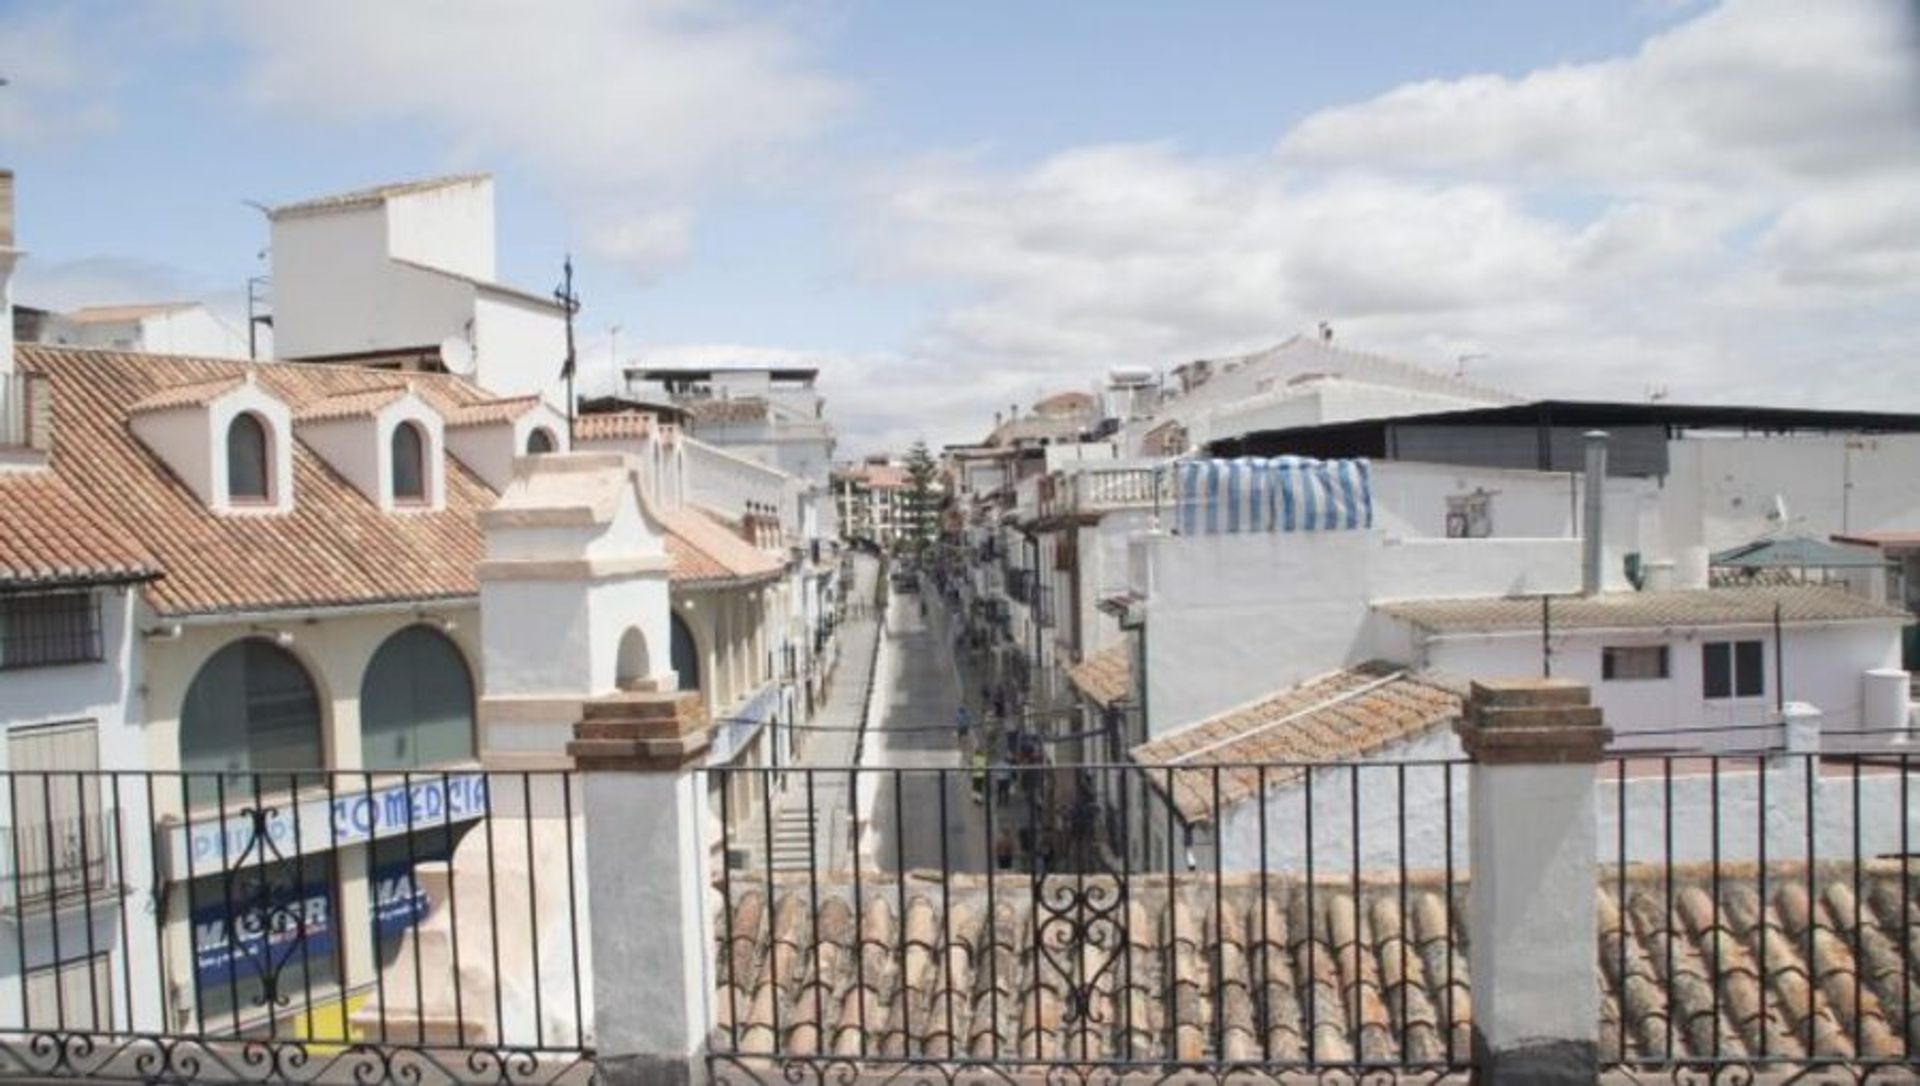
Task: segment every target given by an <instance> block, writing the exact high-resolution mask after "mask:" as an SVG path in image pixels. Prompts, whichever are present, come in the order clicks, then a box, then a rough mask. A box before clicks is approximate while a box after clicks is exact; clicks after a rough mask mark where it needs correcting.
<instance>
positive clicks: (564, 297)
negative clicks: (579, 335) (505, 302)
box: [553, 253, 580, 446]
mask: <svg viewBox="0 0 1920 1086" xmlns="http://www.w3.org/2000/svg"><path fill="white" fill-rule="evenodd" d="M561 269H562V276H561V279H560V289H558V290H556V291H554V292H553V300H554V301H556V302H559V303H560V307H561V308H562V309H564V310H566V312H567V360H566V361H565V362H564V363H562V364H561V366H560V376H561V378H562V379H564V380H565V381H566V382H567V443H568V445H569V446H571V445H572V443H573V414H574V398H573V370H574V362H575V358H574V353H573V315H574V314H575V313H578V312H580V296H579V295H578V294H575V293H574V292H573V254H572V253H568V254H567V259H566V262H565V263H564V264H562V265H561Z"/></svg>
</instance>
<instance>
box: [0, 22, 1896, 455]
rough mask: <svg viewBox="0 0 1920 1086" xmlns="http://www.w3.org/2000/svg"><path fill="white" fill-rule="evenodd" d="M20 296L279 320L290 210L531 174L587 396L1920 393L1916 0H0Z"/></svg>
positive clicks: (504, 189) (1877, 400)
mask: <svg viewBox="0 0 1920 1086" xmlns="http://www.w3.org/2000/svg"><path fill="white" fill-rule="evenodd" d="M0 78H4V79H5V80H6V81H7V83H6V85H5V86H0V166H7V167H11V168H13V169H14V170H15V171H16V173H17V175H18V179H17V186H18V190H19V196H18V202H19V208H18V219H19V232H20V244H21V245H22V246H23V247H24V248H26V249H27V250H28V252H29V254H30V256H29V257H28V259H27V260H26V261H25V262H23V264H22V267H21V271H20V273H19V276H18V278H17V280H16V284H15V297H16V300H18V301H20V302H23V303H27V304H38V305H47V306H54V307H68V306H73V305H80V304H96V303H106V302H129V301H142V300H161V299H175V298H200V299H204V300H207V301H209V302H211V303H212V304H214V305H215V306H216V307H217V308H219V309H221V310H222V311H224V312H227V313H231V314H237V313H239V312H243V311H244V284H245V282H246V280H247V278H248V277H249V276H253V275H259V274H262V273H264V272H265V271H266V269H267V261H266V257H265V254H264V252H263V249H264V247H265V244H266V229H265V223H264V221H263V219H262V217H261V215H260V213H259V212H258V211H257V210H255V209H254V208H253V207H252V206H250V204H262V203H263V204H276V203H283V202H289V201H292V200H296V199H301V198H305V197H310V196H315V195H321V194H325V193H329V192H334V191H340V190H345V189H351V188H358V187H362V186H365V185H370V184H377V183H383V182H388V181H397V180H404V179H409V178H415V177H424V176H433V175H438V174H444V173H454V172H466V171H486V172H490V173H492V174H493V175H494V177H495V182H496V192H497V195H498V209H497V216H498V222H499V236H500V245H501V252H500V269H501V275H502V278H503V279H505V280H506V281H508V282H510V283H513V284H516V285H520V286H524V287H527V288H529V289H534V290H542V291H544V290H547V289H550V288H551V287H552V286H553V285H554V284H555V282H556V281H557V279H558V274H559V268H560V263H561V260H562V258H563V255H564V254H567V253H572V254H573V255H574V259H575V262H576V265H577V284H578V288H579V292H580V294H581V296H582V298H583V300H584V310H583V313H582V317H581V320H582V325H581V331H582V335H583V342H584V344H585V349H584V353H583V362H582V373H583V378H584V382H585V387H586V388H587V389H588V390H590V391H597V390H599V389H600V388H602V387H605V386H606V385H608V384H610V383H611V381H612V379H613V376H612V375H613V373H614V372H615V368H616V367H615V362H616V359H617V361H618V362H619V363H621V364H628V365H631V364H649V365H672V364H722V363H736V364H765V363H778V364H780V365H817V366H819V367H820V369H821V371H822V378H821V385H822V388H823V390H824V392H825V393H826V395H827V396H828V398H829V411H830V413H831V414H832V415H833V417H834V418H835V420H836V421H837V422H838V423H839V425H840V427H841V431H842V435H843V444H842V450H843V451H844V452H847V453H860V452H867V451H874V450H879V449H883V448H899V447H901V446H904V445H905V444H906V443H907V442H909V441H912V440H914V439H916V438H924V439H926V440H928V441H929V442H932V443H935V444H938V443H942V442H948V441H960V440H973V439H977V438H979V437H980V436H982V434H983V433H984V432H985V430H986V429H987V428H988V427H989V426H990V425H991V421H992V419H991V416H992V414H993V412H994V411H995V410H1004V409H1005V408H1006V407H1008V406H1009V405H1011V404H1016V403H1020V404H1025V403H1030V402H1031V401H1033V400H1034V399H1036V398H1038V397H1039V396H1040V395H1042V394H1044V393H1046V392H1049V391H1057V390H1060V389H1063V388H1091V387H1093V386H1094V385H1095V384H1096V383H1097V382H1098V381H1099V380H1100V378H1101V375H1102V374H1104V373H1105V372H1106V371H1107V370H1109V369H1111V368H1113V367H1115V366H1123V365H1124V366H1138V365H1147V366H1152V367H1155V368H1166V367H1170V366H1172V365H1177V364H1179V363H1181V362H1184V361H1188V360H1190V359H1194V358H1204V357H1216V356H1220V355H1224V354H1231V353H1239V352H1244V351H1250V350H1256V349H1259V348H1262V347H1266V346H1271V345H1273V344H1275V343H1278V342H1280V341H1282V340H1284V339H1285V338H1287V337H1288V336H1290V335H1294V334H1297V333H1301V332H1304V331H1306V330H1308V329H1311V328H1313V327H1315V326H1316V325H1317V324H1318V323H1319V322H1321V321H1325V322H1327V323H1329V324H1330V325H1331V326H1332V328H1333V329H1334V332H1335V336H1336V341H1337V342H1338V343H1340V344H1342V345H1345V346H1351V347H1355V348H1359V349H1365V350H1372V351H1378V352H1382V353H1387V354H1392V355H1395V356H1398V357H1402V358H1405V359H1407V360H1409V361H1413V362H1417V363H1420V364H1424V365H1427V366H1430V367H1433V368H1436V369H1441V370H1448V371H1452V370H1462V369H1463V370H1465V371H1466V372H1468V373H1469V374H1470V375H1471V376H1473V377H1474V378H1476V379H1478V380H1480V381H1483V382H1489V383H1494V384H1498V385H1502V386H1505V387H1508V388H1510V389H1512V390H1514V391H1516V392H1519V393H1523V394H1531V395H1554V396H1561V397H1568V398H1574V397H1607V398H1615V399H1630V400H1632V399H1644V398H1647V397H1650V396H1664V397H1668V398H1670V399H1672V400H1675V401H1699V402H1722V403H1725V402H1747V403H1767V404H1789V405H1791V404H1819V405H1822V406H1839V407H1848V406H1851V407H1867V408H1876V409H1906V410H1920V0H1819V2H1817V3H1813V2H1807V0H1726V2H1721V3H1710V2H1706V0H1698V2H1688V0H1558V2H1554V3H1539V2H1537V0H1462V2H1460V3H1457V4H1436V3H1432V2H1431V0H1347V2H1342V3H1307V2H1304V0H1303V2H1278V0H1274V2H1260V3H1252V2H1245V3H1243V2H1236V0H1210V2H1207V3H1177V4H1176V3H1165V2H1160V3H1148V2H1132V0H1105V2H1097V3H1096V2H1093V0H1083V2H1067V0H1060V2H1054V3H1046V4H1033V3H1016V2H1013V0H968V2H964V3H963V2H934V0H926V2H915V3H897V2H892V0H811V2H806V0H803V2H795V3H779V4H776V3H770V2H769V3H759V2H740V3H730V2H715V3H702V2H697V0H659V2H651V3H637V2H632V0H545V2H542V3H537V4H535V3H519V2H515V3H508V2H503V0H413V2H407V3H389V2H380V0H333V2H329V3H325V4H314V3H293V2H278V0H267V2H261V3H241V2H239V0H157V2H154V3H148V4H142V5H137V6H136V5H127V4H121V3H117V2H107V0H99V2H89V0H78V2H72V3H53V2H46V3H27V2H21V0H0Z"/></svg>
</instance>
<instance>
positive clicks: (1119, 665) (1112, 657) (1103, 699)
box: [1067, 640, 1133, 709]
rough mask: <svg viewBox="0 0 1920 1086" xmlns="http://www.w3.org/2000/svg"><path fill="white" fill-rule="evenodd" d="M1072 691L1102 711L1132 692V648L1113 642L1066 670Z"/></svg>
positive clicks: (1124, 642) (1130, 644) (1119, 642)
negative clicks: (1090, 701)
mask: <svg viewBox="0 0 1920 1086" xmlns="http://www.w3.org/2000/svg"><path fill="white" fill-rule="evenodd" d="M1067 681H1069V682H1071V683H1072V684H1073V686H1074V689H1076V690H1078V691H1080V692H1081V693H1082V694H1085V695H1086V696H1087V697H1088V698H1090V699H1092V700H1093V701H1094V703H1095V704H1097V705H1099V706H1100V707H1101V708H1103V709H1111V708H1113V706H1114V705H1115V703H1117V702H1120V701H1122V700H1124V699H1125V698H1126V697H1127V696H1128V695H1130V694H1132V693H1133V645H1132V643H1131V642H1129V641H1124V640H1122V641H1116V642H1114V643H1113V644H1111V645H1108V646H1107V647H1106V648H1104V649H1101V650H1100V651H1098V652H1096V653H1094V654H1093V655H1092V656H1089V657H1087V658H1086V659H1085V660H1082V661H1080V662H1079V663H1077V664H1075V665H1073V666H1072V667H1070V668H1068V669H1067Z"/></svg>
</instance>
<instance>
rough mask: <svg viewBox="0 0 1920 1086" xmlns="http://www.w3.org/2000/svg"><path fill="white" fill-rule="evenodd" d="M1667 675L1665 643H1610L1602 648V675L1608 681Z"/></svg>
mask: <svg viewBox="0 0 1920 1086" xmlns="http://www.w3.org/2000/svg"><path fill="white" fill-rule="evenodd" d="M1667 675H1668V654H1667V646H1665V645H1608V646H1607V647H1606V648H1603V649H1601V650H1600V677H1601V678H1602V679H1604V680H1606V681H1608V682H1616V681H1627V680H1633V679H1664V678H1666V677H1667Z"/></svg>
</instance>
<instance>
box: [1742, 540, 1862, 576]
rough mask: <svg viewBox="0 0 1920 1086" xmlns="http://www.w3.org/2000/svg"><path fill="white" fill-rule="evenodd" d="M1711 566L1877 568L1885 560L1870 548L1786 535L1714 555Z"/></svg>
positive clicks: (1748, 567) (1744, 544)
mask: <svg viewBox="0 0 1920 1086" xmlns="http://www.w3.org/2000/svg"><path fill="white" fill-rule="evenodd" d="M1712 564H1713V565H1716V566H1726V567H1731V568H1734V569H1879V568H1881V567H1883V566H1885V565H1886V564H1887V559H1886V557H1885V556H1884V555H1882V554H1881V553H1880V552H1879V551H1877V550H1874V549H1872V548H1870V547H1849V546H1844V545H1842V544H1839V543H1828V542H1826V541H1825V540H1821V539H1812V538H1809V537H1807V536H1790V537H1788V538H1785V539H1760V540H1755V541H1754V542H1752V543H1742V544H1741V545H1740V546H1738V547H1729V548H1727V549H1726V550H1723V551H1720V552H1719V553H1717V554H1715V555H1714V556H1713V559H1712Z"/></svg>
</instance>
